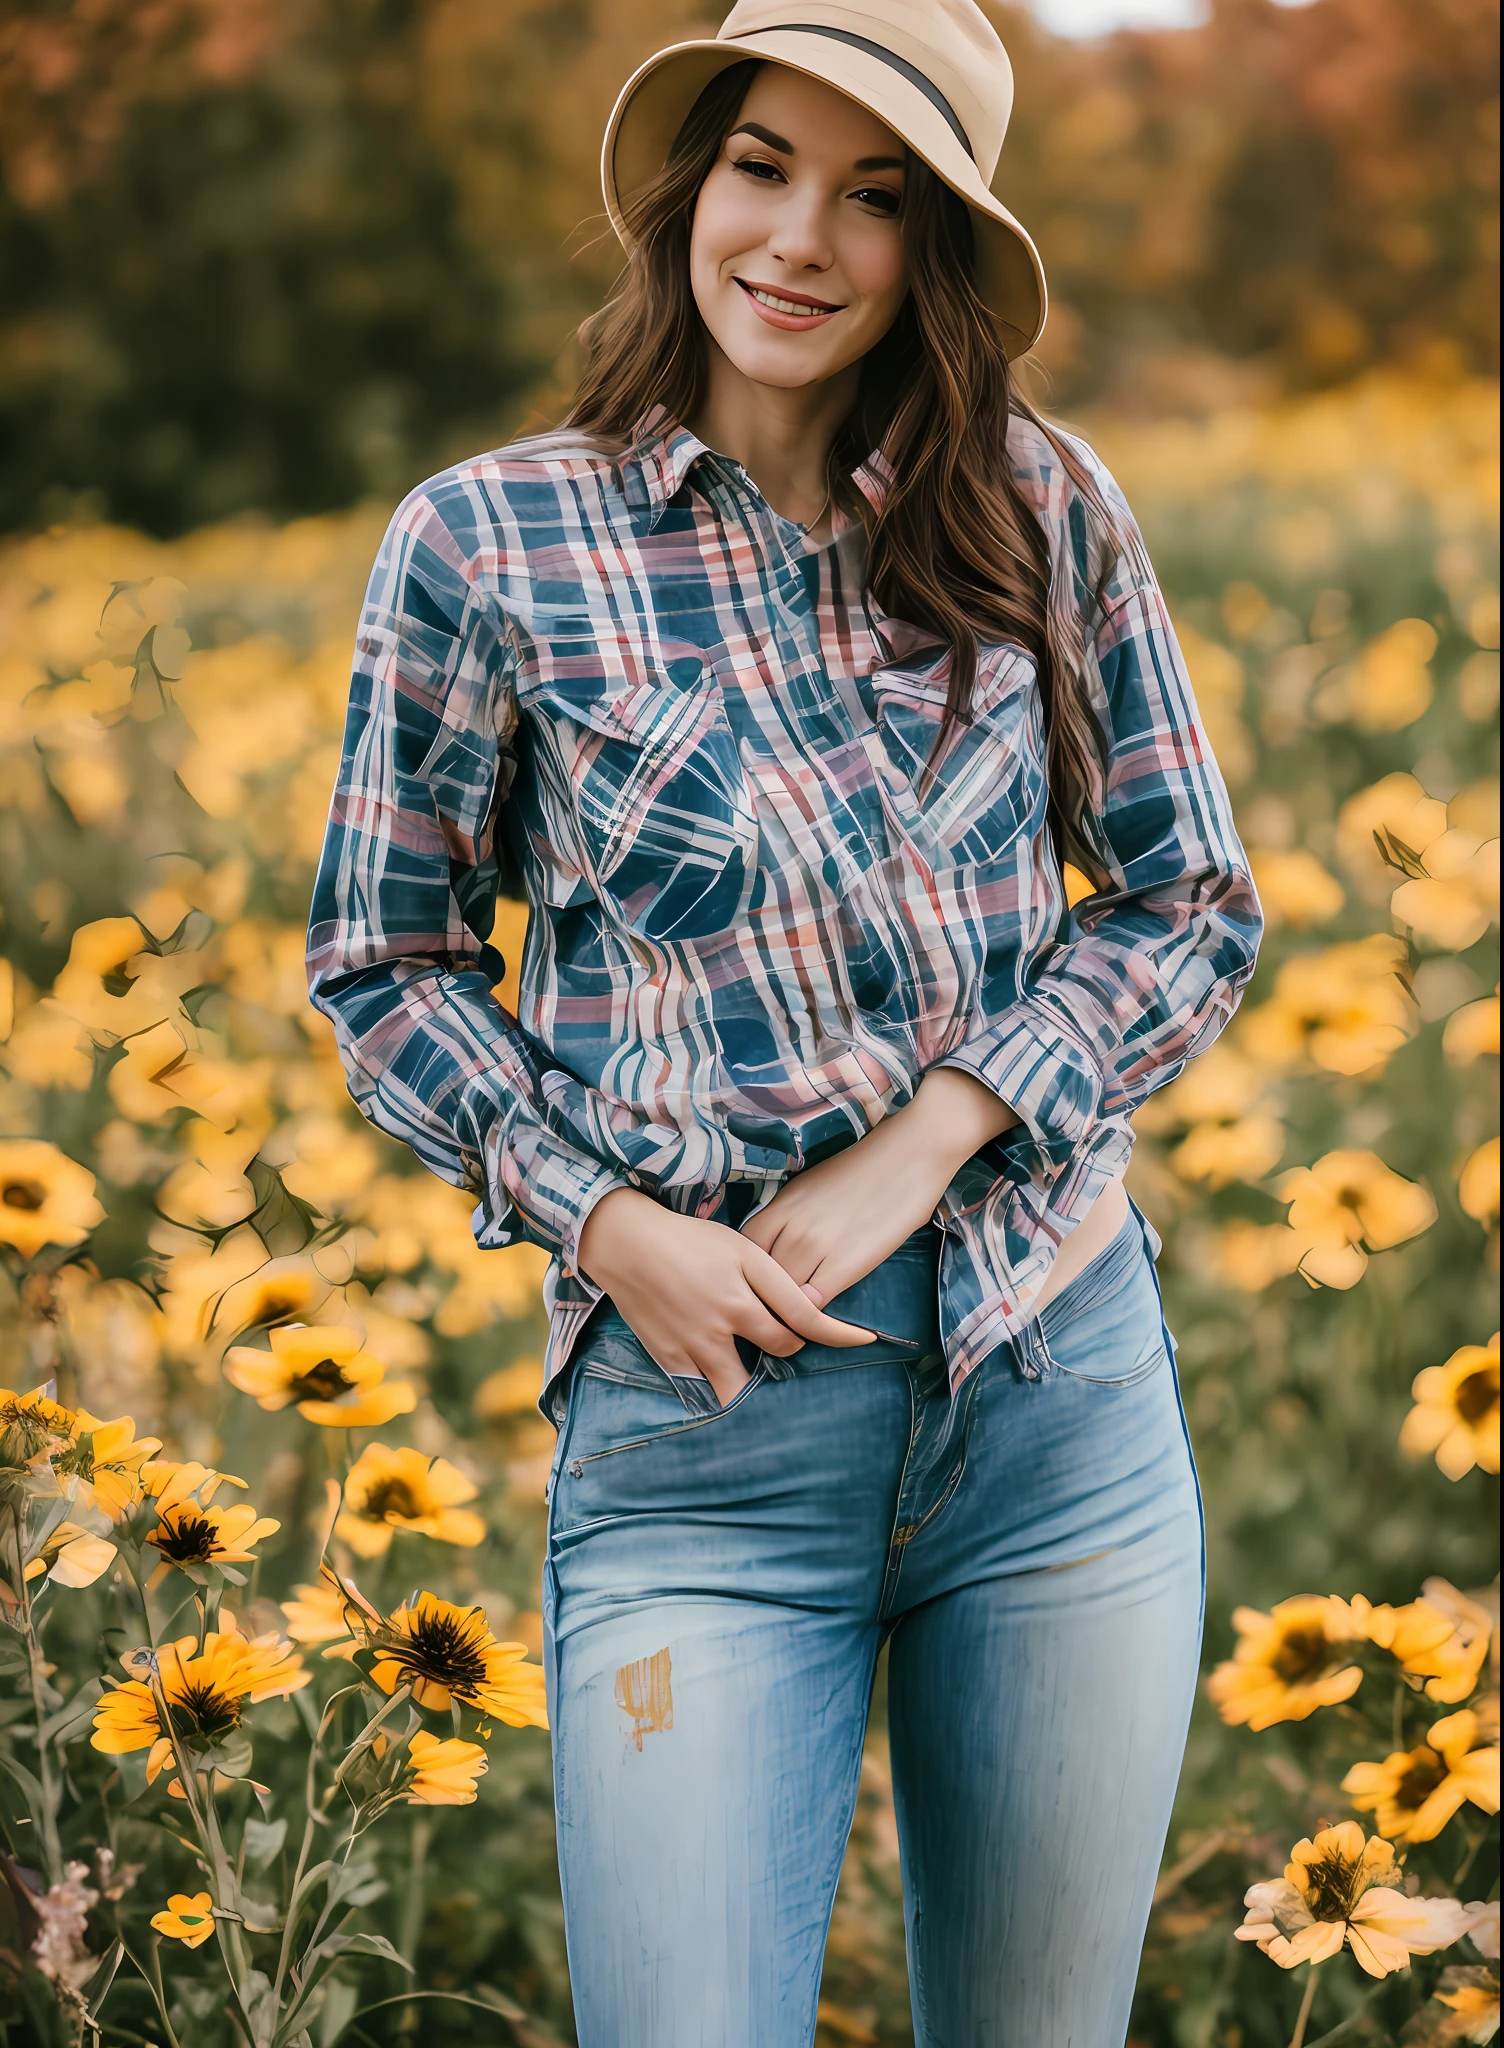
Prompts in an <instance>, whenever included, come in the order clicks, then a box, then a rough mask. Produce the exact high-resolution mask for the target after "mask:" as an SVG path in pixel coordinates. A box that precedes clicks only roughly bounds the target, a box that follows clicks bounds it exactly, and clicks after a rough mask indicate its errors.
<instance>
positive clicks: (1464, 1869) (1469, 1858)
mask: <svg viewBox="0 0 1504 2048" xmlns="http://www.w3.org/2000/svg"><path fill="white" fill-rule="evenodd" d="M1487 1832H1488V1831H1487V1829H1486V1828H1476V1829H1469V1830H1468V1833H1469V1835H1470V1837H1471V1839H1470V1842H1469V1845H1468V1852H1467V1854H1466V1855H1465V1856H1464V1857H1463V1859H1462V1861H1461V1862H1460V1863H1459V1864H1458V1866H1457V1872H1456V1875H1455V1876H1454V1877H1453V1879H1452V1888H1453V1890H1454V1891H1461V1889H1462V1881H1463V1879H1464V1878H1465V1877H1466V1876H1467V1874H1468V1872H1469V1871H1470V1870H1471V1869H1472V1867H1473V1858H1474V1857H1475V1856H1476V1855H1477V1853H1478V1851H1479V1850H1480V1849H1481V1848H1482V1847H1483V1844H1484V1841H1485V1840H1486V1839H1487Z"/></svg>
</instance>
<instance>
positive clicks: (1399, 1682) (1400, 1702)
mask: <svg viewBox="0 0 1504 2048" xmlns="http://www.w3.org/2000/svg"><path fill="white" fill-rule="evenodd" d="M1391 1740H1392V1741H1393V1744H1394V1747H1395V1748H1396V1749H1403V1748H1404V1746H1405V1681H1404V1679H1403V1678H1397V1679H1396V1680H1395V1681H1394V1728H1393V1731H1392V1735H1391Z"/></svg>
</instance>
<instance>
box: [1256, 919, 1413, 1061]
mask: <svg viewBox="0 0 1504 2048" xmlns="http://www.w3.org/2000/svg"><path fill="white" fill-rule="evenodd" d="M1408 959H1409V955H1408V952H1407V949H1406V947H1405V945H1404V943H1403V941H1402V940H1399V939H1395V938H1391V937H1388V936H1386V935H1385V934H1384V933H1382V932H1379V933H1375V934H1374V936H1373V937H1372V938H1367V939H1358V940H1355V941H1352V942H1350V943H1348V944H1344V945H1340V946H1328V947H1327V948H1326V949H1325V951H1323V952H1320V953H1300V954H1297V955H1296V957H1295V958H1294V959H1293V960H1287V961H1286V962H1285V965H1284V966H1283V967H1282V968H1281V969H1280V970H1279V973H1278V974H1277V975H1276V976H1275V978H1274V992H1273V994H1272V995H1271V996H1270V998H1269V1000H1268V1001H1267V1002H1265V1003H1261V1004H1260V1005H1259V1007H1258V1008H1257V1009H1256V1010H1253V1011H1251V1012H1250V1013H1249V1014H1248V1016H1247V1017H1246V1018H1245V1020H1244V1021H1243V1024H1242V1026H1241V1029H1240V1031H1239V1040H1240V1043H1241V1045H1242V1048H1243V1050H1244V1051H1245V1052H1246V1053H1247V1054H1249V1056H1250V1057H1251V1058H1253V1059H1255V1060H1258V1061H1261V1062H1262V1063H1263V1064H1264V1065H1266V1066H1270V1067H1275V1068H1280V1069H1284V1068H1293V1067H1299V1066H1301V1065H1303V1064H1304V1062H1305V1061H1306V1060H1307V1059H1310V1060H1312V1061H1314V1062H1315V1064H1316V1065H1317V1066H1318V1067H1324V1068H1325V1069H1326V1070H1327V1071H1328V1072H1329V1073H1333V1074H1367V1073H1371V1072H1373V1071H1375V1070H1376V1069H1377V1068H1379V1067H1382V1066H1383V1065H1384V1063H1385V1061H1386V1060H1387V1059H1388V1058H1389V1056H1390V1055H1391V1053H1395V1052H1398V1051H1399V1049H1400V1047H1401V1046H1402V1045H1404V1044H1405V1043H1406V1042H1407V1041H1408V1040H1409V1039H1412V1038H1413V1037H1414V1036H1415V1034H1416V1032H1417V1031H1418V1030H1419V1029H1420V1012H1419V1010H1418V1009H1417V1008H1416V1005H1415V999H1414V997H1413V996H1412V995H1411V994H1410V991H1409V988H1408V987H1407V985H1406V984H1405V982H1404V981H1403V980H1402V979H1401V978H1400V977H1401V974H1402V973H1403V972H1404V970H1405V969H1406V967H1407V965H1408Z"/></svg>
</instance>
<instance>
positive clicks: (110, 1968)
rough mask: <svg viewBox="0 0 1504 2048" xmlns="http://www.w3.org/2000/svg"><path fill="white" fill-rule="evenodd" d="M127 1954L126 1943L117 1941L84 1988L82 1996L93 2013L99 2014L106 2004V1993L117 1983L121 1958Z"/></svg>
mask: <svg viewBox="0 0 1504 2048" xmlns="http://www.w3.org/2000/svg"><path fill="white" fill-rule="evenodd" d="M124 1954H125V1943H124V1942H123V1941H117V1942H116V1943H115V1946H114V1947H113V1948H112V1949H111V1950H110V1952H109V1954H108V1955H107V1956H106V1957H105V1959H104V1961H103V1962H102V1963H101V1964H100V1966H99V1968H98V1969H97V1970H96V1971H95V1972H94V1974H93V1976H92V1977H91V1978H90V1979H89V1981H88V1983H87V1984H85V1985H84V1986H83V1989H82V1993H81V1996H82V1998H83V2001H84V2004H85V2005H86V2006H87V2007H88V2008H89V2011H90V2012H91V2013H93V2012H97V2011H98V2010H99V2008H100V2006H101V2005H103V2003H104V1998H105V1993H106V1992H107V1991H108V1990H109V1988H110V1986H111V1985H112V1984H113V1983H114V1981H115V1972H116V1971H117V1970H118V1969H119V1968H120V1958H121V1957H122V1956H123V1955H124Z"/></svg>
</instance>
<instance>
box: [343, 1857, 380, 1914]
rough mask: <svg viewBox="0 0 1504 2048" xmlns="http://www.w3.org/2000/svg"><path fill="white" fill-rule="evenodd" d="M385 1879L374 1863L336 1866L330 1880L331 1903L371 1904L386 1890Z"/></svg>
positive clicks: (347, 1904)
mask: <svg viewBox="0 0 1504 2048" xmlns="http://www.w3.org/2000/svg"><path fill="white" fill-rule="evenodd" d="M386 1889H387V1886H386V1881H385V1879H383V1878H381V1877H379V1876H378V1875H377V1871H376V1865H375V1864H374V1863H369V1862H368V1863H342V1864H337V1865H336V1866H335V1868H334V1874H333V1876H332V1877H331V1878H330V1880H329V1903H330V1905H331V1906H334V1905H346V1906H369V1905H370V1904H371V1902H372V1901H373V1900H374V1899H379V1898H381V1897H382V1896H383V1895H384V1894H385V1892H386Z"/></svg>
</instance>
